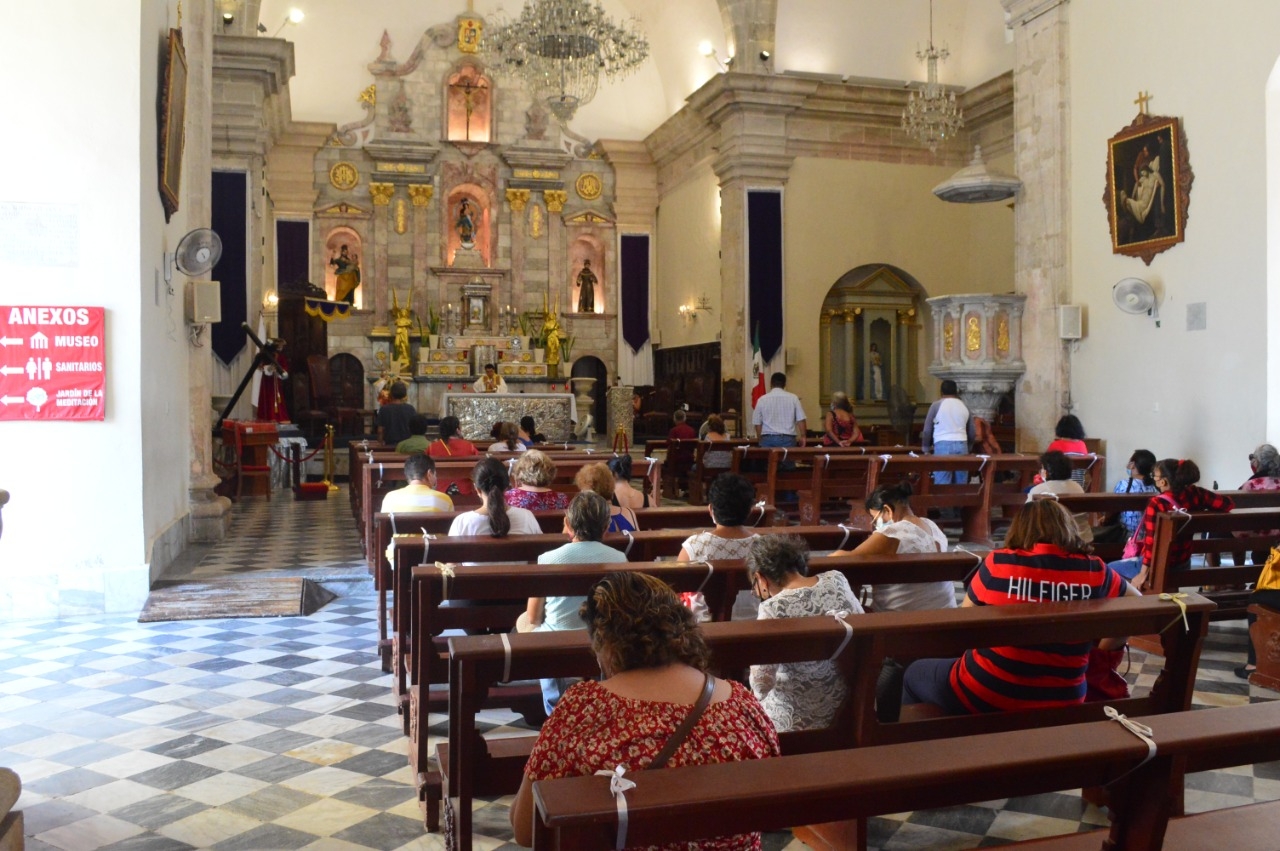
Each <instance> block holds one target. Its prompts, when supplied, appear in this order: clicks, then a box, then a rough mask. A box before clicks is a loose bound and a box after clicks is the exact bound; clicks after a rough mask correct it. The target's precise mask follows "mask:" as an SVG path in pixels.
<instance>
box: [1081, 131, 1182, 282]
mask: <svg viewBox="0 0 1280 851" xmlns="http://www.w3.org/2000/svg"><path fill="white" fill-rule="evenodd" d="M1194 177H1195V176H1194V175H1193V174H1192V173H1191V165H1190V164H1189V163H1188V162H1187V137H1186V134H1184V133H1183V131H1182V121H1181V120H1180V119H1177V118H1169V117H1166V116H1159V115H1141V114H1140V115H1139V116H1138V117H1137V118H1135V119H1134V120H1133V123H1132V124H1130V125H1129V126H1128V127H1126V128H1124V129H1123V130H1121V131H1120V132H1119V133H1117V134H1116V135H1114V136H1112V137H1111V138H1110V139H1109V140H1107V187H1106V190H1105V191H1104V192H1103V193H1102V202H1103V203H1104V204H1105V205H1106V207H1107V217H1108V219H1109V220H1110V222H1111V250H1112V252H1113V253H1115V254H1127V255H1129V256H1130V257H1141V258H1142V260H1143V262H1144V263H1146V264H1147V265H1148V266H1150V265H1151V260H1152V259H1153V258H1154V257H1155V256H1156V255H1157V254H1159V253H1160V252H1162V251H1166V250H1168V249H1170V248H1172V247H1173V246H1175V245H1177V244H1178V243H1179V242H1182V240H1183V239H1184V238H1185V230H1186V224H1187V207H1188V205H1189V204H1190V203H1191V182H1192V180H1193V179H1194Z"/></svg>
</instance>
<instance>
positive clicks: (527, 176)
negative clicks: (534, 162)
mask: <svg viewBox="0 0 1280 851" xmlns="http://www.w3.org/2000/svg"><path fill="white" fill-rule="evenodd" d="M512 176H513V177H515V178H516V179H517V180H559V179H560V172H558V171H550V170H548V169H544V168H518V169H516V170H515V171H514V172H512Z"/></svg>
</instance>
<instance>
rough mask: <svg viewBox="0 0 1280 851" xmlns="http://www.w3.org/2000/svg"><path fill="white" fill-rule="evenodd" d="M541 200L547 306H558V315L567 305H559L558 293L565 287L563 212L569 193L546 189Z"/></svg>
mask: <svg viewBox="0 0 1280 851" xmlns="http://www.w3.org/2000/svg"><path fill="white" fill-rule="evenodd" d="M542 200H544V201H545V202H546V203H547V304H548V305H549V306H550V307H551V308H555V307H556V306H557V305H559V308H558V310H557V312H558V313H561V314H562V315H563V313H564V312H565V311H566V309H567V307H568V305H567V304H561V303H560V291H561V290H562V289H564V287H565V279H564V276H565V268H564V264H565V254H566V252H567V251H568V246H567V245H565V241H564V240H565V234H564V219H563V218H562V216H561V213H563V212H564V205H565V202H566V201H568V200H569V193H568V192H566V191H565V190H563V189H546V190H543V192H542Z"/></svg>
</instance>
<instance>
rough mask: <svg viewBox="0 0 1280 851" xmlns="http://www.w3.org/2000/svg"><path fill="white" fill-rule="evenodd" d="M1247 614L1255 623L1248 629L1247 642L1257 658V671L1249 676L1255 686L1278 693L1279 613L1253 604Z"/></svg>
mask: <svg viewBox="0 0 1280 851" xmlns="http://www.w3.org/2000/svg"><path fill="white" fill-rule="evenodd" d="M1248 611H1249V613H1250V614H1252V615H1253V616H1254V617H1256V618H1257V621H1256V622H1255V623H1254V624H1252V625H1251V626H1250V627H1249V640H1250V641H1252V642H1253V648H1254V651H1255V653H1256V655H1257V658H1258V669H1257V670H1256V671H1254V672H1253V673H1252V674H1251V675H1250V676H1249V682H1250V683H1252V684H1253V685H1256V686H1262V687H1263V688H1269V689H1272V690H1273V691H1280V611H1278V610H1276V609H1273V608H1271V607H1270V606H1263V605H1260V604H1258V603H1254V604H1253V605H1251V606H1249V609H1248Z"/></svg>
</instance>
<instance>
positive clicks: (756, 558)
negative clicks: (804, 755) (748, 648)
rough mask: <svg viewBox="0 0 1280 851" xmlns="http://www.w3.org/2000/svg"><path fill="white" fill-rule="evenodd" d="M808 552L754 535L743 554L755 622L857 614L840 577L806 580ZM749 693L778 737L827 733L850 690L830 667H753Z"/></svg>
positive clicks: (823, 663) (785, 539)
mask: <svg viewBox="0 0 1280 851" xmlns="http://www.w3.org/2000/svg"><path fill="white" fill-rule="evenodd" d="M808 574H809V548H808V547H807V546H806V545H805V543H804V541H803V540H801V539H800V538H797V537H794V536H792V535H759V536H757V537H756V538H754V539H753V540H752V541H751V547H750V550H749V551H748V552H747V575H748V576H749V577H750V579H751V588H752V590H753V591H754V592H755V595H756V597H757V598H758V599H759V600H760V614H759V618H760V620H768V619H769V618H803V617H810V616H813V615H824V614H828V613H832V612H844V613H846V614H862V606H860V605H859V604H858V600H857V597H855V596H854V593H853V589H851V588H850V587H849V581H848V580H847V579H845V578H844V574H842V573H839V572H838V571H834V570H829V571H826V572H825V573H819V574H818V575H817V576H809V575H808ZM751 690H752V691H753V692H755V695H756V698H757V699H758V700H759V701H760V705H761V706H763V707H764V711H765V712H766V713H767V714H768V716H769V717H770V718H771V719H772V720H773V726H774V727H775V728H777V730H778V732H779V733H784V732H787V731H789V730H819V729H822V728H823V727H828V726H830V725H831V722H832V721H833V720H834V719H835V716H836V712H838V711H839V709H840V706H841V705H842V704H843V703H844V701H845V698H847V697H848V694H849V689H848V685H847V684H846V683H845V681H844V679H843V678H842V677H841V676H840V673H839V670H838V669H837V668H836V665H835V663H834V662H832V661H830V660H829V659H823V660H820V661H814V662H788V663H785V664H781V665H752V666H751Z"/></svg>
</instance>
